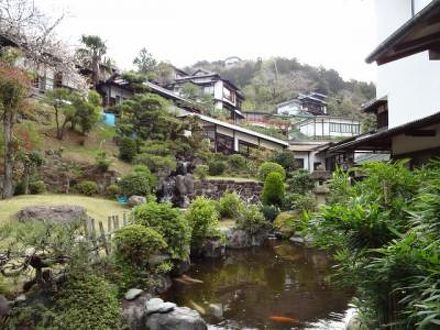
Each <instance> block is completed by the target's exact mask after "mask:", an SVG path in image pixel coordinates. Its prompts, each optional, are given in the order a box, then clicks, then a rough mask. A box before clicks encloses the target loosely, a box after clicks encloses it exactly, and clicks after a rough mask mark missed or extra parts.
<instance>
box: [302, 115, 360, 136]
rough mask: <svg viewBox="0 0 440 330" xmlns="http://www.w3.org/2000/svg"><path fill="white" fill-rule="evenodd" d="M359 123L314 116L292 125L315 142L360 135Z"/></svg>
mask: <svg viewBox="0 0 440 330" xmlns="http://www.w3.org/2000/svg"><path fill="white" fill-rule="evenodd" d="M360 126H361V125H360V122H359V121H357V120H350V119H341V118H336V117H330V116H316V117H313V118H309V119H305V120H303V121H300V122H298V123H296V124H295V125H294V127H295V128H297V129H298V130H299V131H300V132H301V133H302V134H304V135H306V136H308V137H311V138H313V139H315V140H326V139H328V140H332V139H335V138H341V137H350V136H355V135H358V134H359V133H360Z"/></svg>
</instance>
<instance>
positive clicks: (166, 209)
mask: <svg viewBox="0 0 440 330" xmlns="http://www.w3.org/2000/svg"><path fill="white" fill-rule="evenodd" d="M133 219H134V222H135V223H136V224H140V225H144V226H147V227H151V228H153V229H154V230H156V231H157V232H159V233H160V234H161V235H162V236H163V238H164V240H165V242H166V243H167V244H168V248H167V251H168V252H169V253H170V254H171V257H172V258H174V259H181V260H185V259H186V258H187V257H188V255H189V244H190V241H191V228H190V226H189V224H188V221H187V220H186V218H185V217H183V215H182V213H181V211H180V210H179V209H177V208H173V207H172V205H171V204H170V203H157V202H155V201H149V202H148V203H146V204H143V205H139V206H137V207H136V208H135V209H134V210H133Z"/></svg>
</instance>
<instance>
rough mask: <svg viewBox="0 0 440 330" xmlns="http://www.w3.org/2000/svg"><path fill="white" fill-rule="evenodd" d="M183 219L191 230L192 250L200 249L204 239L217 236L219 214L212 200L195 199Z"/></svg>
mask: <svg viewBox="0 0 440 330" xmlns="http://www.w3.org/2000/svg"><path fill="white" fill-rule="evenodd" d="M185 217H186V219H187V220H188V223H189V225H190V226H191V228H192V237H191V247H192V248H194V249H198V248H200V247H201V246H202V245H203V242H204V240H205V239H206V238H211V237H218V236H219V232H218V224H219V223H218V220H219V214H218V212H217V207H216V203H215V202H214V201H213V200H211V199H208V198H206V197H197V198H196V199H194V200H193V201H192V202H191V204H190V206H189V208H188V210H187V211H186V214H185Z"/></svg>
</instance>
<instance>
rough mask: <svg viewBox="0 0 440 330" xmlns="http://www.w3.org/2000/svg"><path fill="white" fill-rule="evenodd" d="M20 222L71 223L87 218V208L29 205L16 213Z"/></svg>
mask: <svg viewBox="0 0 440 330" xmlns="http://www.w3.org/2000/svg"><path fill="white" fill-rule="evenodd" d="M17 218H18V220H19V221H21V222H27V221H34V220H46V221H50V222H54V223H73V222H76V221H82V220H85V219H87V210H86V209H85V208H84V207H82V206H78V205H58V206H29V207H26V208H24V209H22V210H21V211H19V212H18V213H17Z"/></svg>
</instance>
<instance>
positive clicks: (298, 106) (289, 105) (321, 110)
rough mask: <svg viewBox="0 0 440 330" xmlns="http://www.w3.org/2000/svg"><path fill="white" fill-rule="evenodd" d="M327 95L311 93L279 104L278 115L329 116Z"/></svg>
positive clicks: (277, 107)
mask: <svg viewBox="0 0 440 330" xmlns="http://www.w3.org/2000/svg"><path fill="white" fill-rule="evenodd" d="M326 99H327V95H324V94H321V93H317V92H310V93H308V94H300V95H298V96H297V97H296V98H294V99H292V100H289V101H286V102H283V103H280V104H277V106H276V113H277V114H279V115H283V116H289V117H295V116H304V115H305V116H307V115H314V116H319V115H325V114H327V102H326V101H325V100H326Z"/></svg>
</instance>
